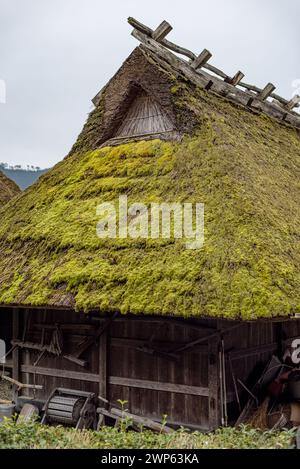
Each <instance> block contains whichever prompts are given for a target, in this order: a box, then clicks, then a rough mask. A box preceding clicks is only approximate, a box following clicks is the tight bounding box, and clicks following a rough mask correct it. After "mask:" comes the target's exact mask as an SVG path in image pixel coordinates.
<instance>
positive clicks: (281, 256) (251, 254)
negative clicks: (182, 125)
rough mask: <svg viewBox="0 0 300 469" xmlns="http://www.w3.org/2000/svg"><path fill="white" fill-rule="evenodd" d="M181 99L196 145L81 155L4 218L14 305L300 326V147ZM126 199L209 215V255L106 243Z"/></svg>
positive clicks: (231, 110) (257, 120)
mask: <svg viewBox="0 0 300 469" xmlns="http://www.w3.org/2000/svg"><path fill="white" fill-rule="evenodd" d="M174 86H175V85H174ZM172 98H173V99H174V102H175V103H176V105H181V106H185V108H186V109H192V110H193V112H194V114H196V115H197V116H198V127H197V128H196V129H195V133H194V135H193V136H192V137H185V138H184V139H183V141H182V142H180V143H179V142H176V143H174V142H173V143H170V142H162V141H159V140H153V141H147V142H138V143H130V144H124V145H120V146H118V147H112V148H111V147H106V148H101V149H98V150H95V151H87V152H84V153H74V154H71V155H70V156H69V157H67V158H66V159H65V160H64V161H62V162H61V163H59V164H58V165H57V166H56V167H55V168H54V169H53V170H51V171H50V172H49V173H47V174H46V175H44V176H43V177H42V178H41V179H40V180H39V181H38V182H37V183H36V184H35V185H34V186H33V187H31V188H30V189H28V190H27V191H26V192H25V193H24V194H22V195H21V196H19V197H18V198H17V199H15V200H14V201H13V202H11V203H9V204H8V205H7V206H6V208H5V210H2V211H1V212H0V217H1V226H0V251H1V258H0V272H1V273H0V303H5V304H24V305H28V304H32V305H36V306H44V305H53V306H71V307H74V308H76V309H77V310H84V311H89V310H91V309H100V310H102V311H104V312H111V311H120V312H121V313H122V314H126V313H133V314H162V315H164V314H168V315H175V316H186V317H187V316H195V317H196V316H200V315H201V316H209V317H225V318H229V319H244V320H252V319H257V318H270V317H283V316H290V315H292V314H294V313H297V312H299V310H300V271H299V265H300V249H299V233H300V217H299V216H298V214H299V204H300V183H299V174H300V158H299V157H300V139H299V134H298V133H297V131H296V130H294V129H290V128H288V127H285V126H283V125H280V124H278V123H276V122H275V121H272V120H271V119H269V118H267V117H264V116H257V115H254V114H251V113H248V112H246V111H244V110H242V109H240V108H238V107H235V106H233V105H232V104H230V103H228V102H226V101H225V100H224V101H223V100H222V99H221V98H218V99H217V98H215V97H214V96H213V95H211V94H207V93H204V92H203V91H200V90H194V91H193V92H192V93H191V91H190V90H189V89H188V87H187V86H182V85H181V86H178V89H177V88H176V87H175V88H174V89H173V94H172ZM97 112H98V113H100V114H101V112H100V110H98V111H97ZM100 114H99V116H98V115H97V116H98V117H97V118H99V119H100V118H101V116H100ZM82 138H83V136H82ZM83 146H86V143H85V144H84V145H83ZM121 194H126V195H127V196H128V201H129V204H131V203H132V202H143V203H146V204H150V203H151V202H181V203H183V202H192V203H199V202H200V203H204V204H205V246H204V247H203V249H202V250H199V251H189V250H187V249H186V247H185V242H184V240H175V239H170V240H162V239H158V240H150V239H149V240H143V239H136V240H132V239H107V240H100V239H98V237H97V236H96V224H97V221H98V220H97V216H96V207H97V205H98V204H100V203H102V202H108V201H109V202H110V201H113V202H116V203H117V201H118V197H119V195H121Z"/></svg>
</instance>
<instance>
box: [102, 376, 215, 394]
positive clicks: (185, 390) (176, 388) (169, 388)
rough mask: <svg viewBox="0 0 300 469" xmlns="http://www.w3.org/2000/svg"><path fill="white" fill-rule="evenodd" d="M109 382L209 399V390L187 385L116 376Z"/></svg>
mask: <svg viewBox="0 0 300 469" xmlns="http://www.w3.org/2000/svg"><path fill="white" fill-rule="evenodd" d="M109 382H110V384H115V385H118V386H128V387H130V388H139V389H151V390H153V391H164V392H174V393H178V394H188V395H191V396H204V397H208V388H204V387H198V386H188V385H185V384H175V383H160V382H156V381H147V380H144V379H133V378H118V377H116V376H111V377H110V378H109Z"/></svg>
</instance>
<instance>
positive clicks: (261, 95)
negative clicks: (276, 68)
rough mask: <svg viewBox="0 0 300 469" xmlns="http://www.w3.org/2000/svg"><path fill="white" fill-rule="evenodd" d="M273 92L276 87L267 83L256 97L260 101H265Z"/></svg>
mask: <svg viewBox="0 0 300 469" xmlns="http://www.w3.org/2000/svg"><path fill="white" fill-rule="evenodd" d="M275 90H276V86H274V85H273V83H268V84H267V85H266V86H265V87H264V89H263V90H262V91H261V92H260V93H259V95H258V96H257V99H260V100H261V101H265V100H266V99H267V98H269V96H271V94H272V93H273V91H275Z"/></svg>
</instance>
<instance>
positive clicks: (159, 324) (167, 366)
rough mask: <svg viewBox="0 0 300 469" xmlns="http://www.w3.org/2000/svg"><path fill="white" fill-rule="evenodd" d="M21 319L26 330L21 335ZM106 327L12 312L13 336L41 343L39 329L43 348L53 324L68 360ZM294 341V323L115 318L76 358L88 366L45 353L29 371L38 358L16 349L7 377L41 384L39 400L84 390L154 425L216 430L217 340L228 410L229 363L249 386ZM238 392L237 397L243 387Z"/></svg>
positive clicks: (83, 318) (297, 328)
mask: <svg viewBox="0 0 300 469" xmlns="http://www.w3.org/2000/svg"><path fill="white" fill-rule="evenodd" d="M26 318H27V320H26ZM26 321H27V331H28V332H27V333H26V334H24V327H25V323H26ZM106 321H107V318H103V317H102V318H101V317H100V316H97V315H90V316H87V315H80V314H78V313H75V312H72V311H54V310H48V311H40V310H24V309H20V310H14V322H15V325H14V336H15V338H18V339H22V338H23V339H24V340H25V341H31V342H34V343H39V342H40V341H41V337H42V331H43V329H44V331H45V342H46V343H47V342H49V341H50V338H51V334H52V332H51V331H52V330H53V326H54V325H55V324H59V327H60V329H61V331H62V333H63V339H64V348H63V355H67V354H72V353H74V350H76V349H77V348H78V347H79V345H80V344H81V343H82V341H83V340H85V339H86V337H87V336H90V337H91V336H92V335H93V334H94V333H95V330H96V329H97V328H99V326H100V325H101V324H104V323H105V322H106ZM0 323H1V320H0ZM208 336H210V337H211V339H210V340H208V339H207V337H208ZM296 336H300V321H293V322H286V323H283V324H280V323H272V322H262V323H233V322H228V321H212V320H202V321H200V320H189V321H184V320H172V319H167V318H166V319H161V318H147V317H145V318H141V317H131V316H130V317H117V318H116V319H114V321H113V322H112V323H111V325H110V326H109V328H108V329H107V330H106V332H105V333H103V334H102V335H101V338H100V340H98V342H96V343H94V344H93V345H92V346H91V347H90V348H89V349H88V350H87V352H86V353H85V354H84V355H83V356H82V357H81V358H84V359H85V360H86V361H87V366H86V367H82V366H79V365H77V364H74V363H71V362H70V361H68V360H67V359H65V358H64V357H63V356H58V357H55V356H53V355H51V354H49V353H47V354H46V355H44V356H43V357H42V358H41V359H40V361H39V362H38V363H37V364H36V366H35V365H34V364H35V362H36V360H37V358H38V356H39V352H37V351H32V350H30V351H29V350H26V349H20V348H19V349H17V350H16V351H15V353H14V357H13V360H14V371H13V376H14V377H15V378H18V379H19V380H21V381H22V382H24V383H27V384H33V383H35V384H39V385H42V386H43V390H42V391H37V392H36V394H35V397H36V398H37V399H45V398H46V397H47V396H48V395H49V393H50V392H51V391H52V390H53V388H55V387H66V388H73V389H78V390H86V391H91V392H95V393H96V394H97V395H101V396H102V397H104V398H106V399H108V400H109V401H110V402H112V403H116V401H118V400H123V401H126V402H127V404H126V407H127V408H128V409H129V410H130V411H131V412H132V413H136V414H138V415H142V416H147V417H150V418H153V419H155V420H158V421H161V420H162V418H163V415H167V416H168V422H170V423H173V424H177V425H185V426H188V427H191V428H198V429H203V430H207V429H213V428H216V427H217V426H219V425H220V424H221V410H220V408H221V405H220V361H219V350H220V344H221V340H222V339H223V340H224V348H225V352H226V353H225V356H226V361H225V368H226V388H227V401H228V403H229V405H230V403H231V402H233V403H234V401H235V400H236V398H235V388H234V386H233V379H232V373H231V368H230V366H229V357H230V361H231V365H232V370H233V372H234V375H235V377H236V378H237V379H240V380H242V381H243V382H244V383H246V384H247V386H251V383H252V381H253V379H254V378H255V376H257V372H258V371H259V370H260V369H263V367H264V366H265V365H266V364H267V362H268V360H269V359H270V357H271V356H272V354H273V353H276V352H277V351H278V350H279V348H280V346H281V341H282V340H283V339H285V338H286V337H296ZM283 346H284V342H283ZM238 391H239V393H240V394H241V396H242V395H243V389H242V388H241V387H239V389H238ZM32 393H33V391H29V394H30V395H31V396H32ZM27 394H28V391H27Z"/></svg>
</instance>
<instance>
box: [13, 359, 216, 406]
mask: <svg viewBox="0 0 300 469" xmlns="http://www.w3.org/2000/svg"><path fill="white" fill-rule="evenodd" d="M21 370H22V372H23V373H32V374H36V375H37V376H38V375H41V376H50V377H52V378H65V379H74V380H77V381H83V382H91V383H99V374H93V373H81V372H78V371H69V370H59V369H55V368H43V367H35V366H32V365H30V366H26V365H23V366H22V367H21ZM108 382H109V384H113V385H117V386H126V387H132V388H138V389H150V390H153V391H164V392H174V393H178V394H187V395H191V396H204V397H207V396H208V395H209V390H208V388H204V387H199V386H188V385H185V384H175V383H161V382H157V381H147V380H143V379H132V378H122V377H118V376H110V377H109V379H108ZM101 397H102V398H104V396H102V395H101Z"/></svg>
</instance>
